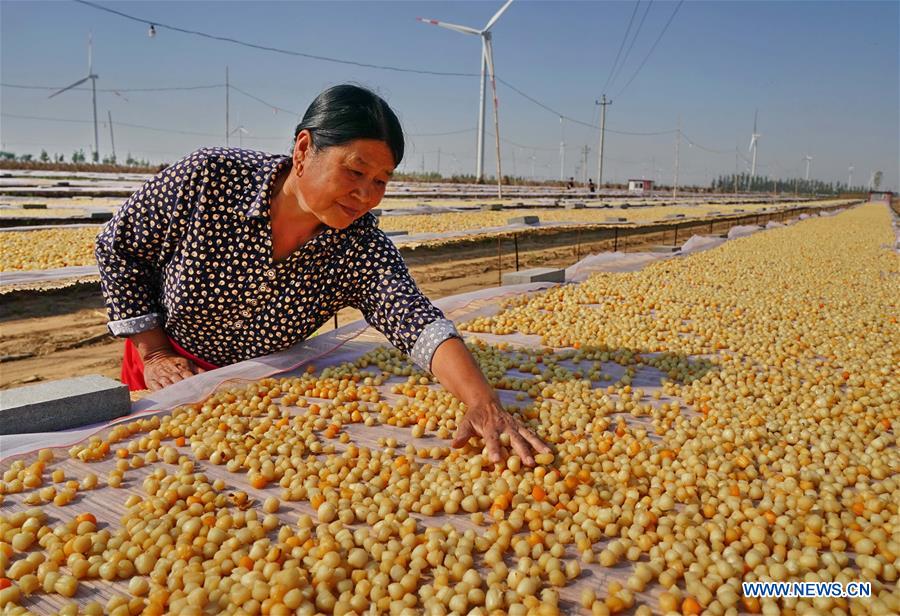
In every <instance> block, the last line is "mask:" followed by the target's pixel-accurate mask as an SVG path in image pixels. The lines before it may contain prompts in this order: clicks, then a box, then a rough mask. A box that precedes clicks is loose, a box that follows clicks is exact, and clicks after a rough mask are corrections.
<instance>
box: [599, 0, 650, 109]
mask: <svg viewBox="0 0 900 616" xmlns="http://www.w3.org/2000/svg"><path fill="white" fill-rule="evenodd" d="M640 5H641V0H637V2H635V3H634V9H633V10H632V11H631V19H629V20H628V27H627V28H625V36H623V37H622V42H621V43H619V51H617V52H616V59H615V60H613V63H612V66H611V67H609V75H607V76H606V83H604V84H603V87H602V88H600V92H606V86H608V85H609V83H610V80H611V79H612V76H613V73H614V72H615V70H616V66H618V64H619V58H620V57H621V56H622V49H624V48H625V41H627V40H628V34H629V33H630V32H631V25H632V24H633V23H634V16H635V15H637V11H638V7H639V6H640Z"/></svg>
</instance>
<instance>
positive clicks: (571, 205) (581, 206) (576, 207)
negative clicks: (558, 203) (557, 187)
mask: <svg viewBox="0 0 900 616" xmlns="http://www.w3.org/2000/svg"><path fill="white" fill-rule="evenodd" d="M563 207H564V208H565V209H567V210H583V209H584V208H586V207H587V206H586V205H585V204H584V203H582V202H580V201H578V202H577V203H566V204H565V205H564V206H563Z"/></svg>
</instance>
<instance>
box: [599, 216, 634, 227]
mask: <svg viewBox="0 0 900 616" xmlns="http://www.w3.org/2000/svg"><path fill="white" fill-rule="evenodd" d="M623 222H628V219H627V218H625V217H624V216H607V217H606V219H605V220H604V221H603V223H604V224H607V225H609V224H618V225H620V224H622V223H623Z"/></svg>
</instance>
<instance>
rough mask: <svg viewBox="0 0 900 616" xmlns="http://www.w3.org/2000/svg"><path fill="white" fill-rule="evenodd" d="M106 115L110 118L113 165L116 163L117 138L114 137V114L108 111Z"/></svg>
mask: <svg viewBox="0 0 900 616" xmlns="http://www.w3.org/2000/svg"><path fill="white" fill-rule="evenodd" d="M106 115H107V117H108V118H109V142H110V143H111V144H112V160H113V164H115V162H116V138H115V137H114V136H113V125H112V112H111V111H110V110H109V109H107V110H106Z"/></svg>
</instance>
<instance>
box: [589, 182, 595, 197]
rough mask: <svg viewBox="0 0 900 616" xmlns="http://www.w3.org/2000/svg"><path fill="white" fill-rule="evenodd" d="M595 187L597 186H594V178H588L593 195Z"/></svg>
mask: <svg viewBox="0 0 900 616" xmlns="http://www.w3.org/2000/svg"><path fill="white" fill-rule="evenodd" d="M595 188H596V186H594V180H593V178H588V190H589V191H591V194H592V195H593V194H594V189H595Z"/></svg>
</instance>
